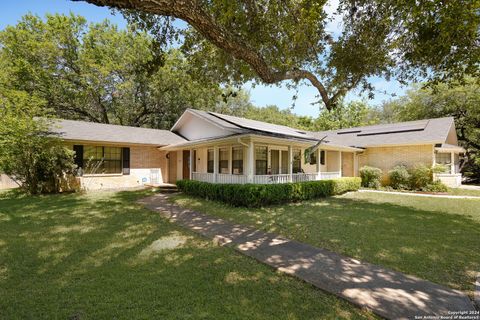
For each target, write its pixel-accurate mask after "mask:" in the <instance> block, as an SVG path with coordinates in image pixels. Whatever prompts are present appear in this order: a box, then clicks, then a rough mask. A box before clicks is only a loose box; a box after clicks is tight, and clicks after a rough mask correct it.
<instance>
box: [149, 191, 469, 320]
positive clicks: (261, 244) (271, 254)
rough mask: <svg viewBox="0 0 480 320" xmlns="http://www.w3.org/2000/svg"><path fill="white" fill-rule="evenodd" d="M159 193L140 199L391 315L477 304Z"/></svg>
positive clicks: (222, 241)
mask: <svg viewBox="0 0 480 320" xmlns="http://www.w3.org/2000/svg"><path fill="white" fill-rule="evenodd" d="M167 197H168V196H167V195H165V194H156V195H154V196H151V197H148V198H146V199H143V200H141V201H140V203H142V204H143V205H145V206H146V207H147V208H149V209H151V210H155V211H158V212H160V213H161V214H162V215H163V216H165V217H167V218H168V219H170V220H171V221H173V222H175V223H177V224H179V225H181V226H183V227H186V228H189V229H191V230H193V231H195V232H197V233H199V234H201V235H203V236H205V237H208V238H213V239H214V241H215V242H217V243H218V244H220V245H229V246H232V247H234V248H235V249H236V250H238V251H240V252H241V253H243V254H245V255H247V256H250V257H253V258H255V259H257V260H258V261H260V262H263V263H265V264H267V265H270V266H272V267H274V268H276V269H278V270H280V271H282V272H286V273H289V274H291V275H293V276H296V277H298V278H300V279H302V280H304V281H306V282H308V283H311V284H312V285H314V286H316V287H318V288H320V289H322V290H325V291H328V292H331V293H333V294H335V295H337V296H339V297H342V298H344V299H346V300H348V301H350V302H352V303H354V304H356V305H358V306H360V307H367V308H369V309H370V310H372V311H373V312H374V313H376V314H378V315H380V316H383V317H385V318H388V319H412V318H414V317H415V316H419V315H447V313H448V311H466V310H474V307H473V304H472V302H471V301H470V300H469V299H468V297H467V296H466V295H465V294H464V293H462V292H460V291H456V290H453V289H449V288H446V287H442V286H439V285H437V284H434V283H431V282H428V281H425V280H421V279H419V278H416V277H413V276H409V275H405V274H402V273H399V272H395V271H392V270H389V269H386V268H383V267H380V266H376V265H372V264H369V263H365V262H361V261H358V260H355V259H352V258H348V257H345V256H342V255H339V254H337V253H334V252H331V251H328V250H325V249H321V248H316V247H313V246H310V245H307V244H304V243H300V242H297V241H293V240H289V239H286V238H283V237H281V236H278V235H275V234H271V233H265V232H262V231H259V230H255V229H252V228H248V227H245V226H243V225H239V224H233V223H230V222H227V221H225V220H222V219H219V218H213V217H209V216H208V215H205V214H201V213H198V212H195V211H192V210H188V209H184V208H181V207H179V206H177V205H174V204H172V203H169V202H168V201H167Z"/></svg>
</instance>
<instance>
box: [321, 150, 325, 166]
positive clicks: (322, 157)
mask: <svg viewBox="0 0 480 320" xmlns="http://www.w3.org/2000/svg"><path fill="white" fill-rule="evenodd" d="M320 164H321V165H322V166H323V165H325V150H321V151H320Z"/></svg>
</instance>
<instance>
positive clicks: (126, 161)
mask: <svg viewBox="0 0 480 320" xmlns="http://www.w3.org/2000/svg"><path fill="white" fill-rule="evenodd" d="M122 172H123V174H127V175H128V174H130V148H122Z"/></svg>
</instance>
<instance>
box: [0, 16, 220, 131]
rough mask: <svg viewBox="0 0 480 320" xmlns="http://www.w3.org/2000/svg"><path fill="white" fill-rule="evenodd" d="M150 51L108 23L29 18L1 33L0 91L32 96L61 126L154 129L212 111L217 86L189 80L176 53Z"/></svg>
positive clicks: (137, 36) (147, 43) (148, 43)
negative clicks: (195, 111) (70, 122)
mask: <svg viewBox="0 0 480 320" xmlns="http://www.w3.org/2000/svg"><path fill="white" fill-rule="evenodd" d="M154 47H155V41H154V40H153V39H152V37H151V36H149V35H148V34H146V33H144V32H137V31H133V30H130V29H126V30H118V29H117V27H116V26H115V25H112V24H111V23H110V22H109V21H107V20H106V21H104V22H102V23H92V24H88V23H87V22H86V20H85V19H84V18H83V17H81V16H76V15H73V14H71V15H69V16H65V15H59V14H55V15H47V16H46V18H45V19H41V18H40V17H38V16H34V15H30V14H29V15H26V16H24V17H23V18H22V19H21V21H19V23H18V24H17V25H15V26H9V27H7V28H5V29H4V30H3V31H1V32H0V88H1V89H2V90H8V89H14V90H19V91H24V92H27V93H29V94H32V95H33V96H34V97H36V98H38V99H41V100H42V101H43V102H44V108H46V109H49V110H50V112H51V113H52V114H55V115H56V116H58V117H61V118H66V119H75V120H86V121H93V122H102V123H113V124H123V125H132V126H150V127H154V128H165V127H169V126H170V125H171V124H172V122H173V121H175V120H176V119H177V118H178V116H179V114H181V113H182V112H183V111H184V110H185V108H187V107H194V108H200V109H205V108H208V107H210V106H212V105H215V104H216V102H217V100H219V99H220V98H219V96H220V95H221V93H222V90H221V88H220V86H219V85H218V84H216V83H213V82H211V81H206V80H205V79H201V78H199V77H195V78H193V77H192V76H191V72H190V68H189V64H188V62H187V61H186V60H185V58H184V57H183V55H182V53H181V52H179V51H178V50H174V49H172V50H169V51H165V52H163V51H161V52H160V51H157V50H155V49H154Z"/></svg>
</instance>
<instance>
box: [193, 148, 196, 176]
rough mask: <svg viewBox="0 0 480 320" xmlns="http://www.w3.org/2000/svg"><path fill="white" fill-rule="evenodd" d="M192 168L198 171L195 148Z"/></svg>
mask: <svg viewBox="0 0 480 320" xmlns="http://www.w3.org/2000/svg"><path fill="white" fill-rule="evenodd" d="M192 170H193V172H197V150H193V163H192Z"/></svg>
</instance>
